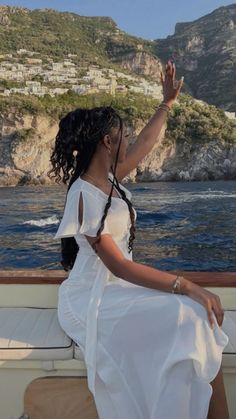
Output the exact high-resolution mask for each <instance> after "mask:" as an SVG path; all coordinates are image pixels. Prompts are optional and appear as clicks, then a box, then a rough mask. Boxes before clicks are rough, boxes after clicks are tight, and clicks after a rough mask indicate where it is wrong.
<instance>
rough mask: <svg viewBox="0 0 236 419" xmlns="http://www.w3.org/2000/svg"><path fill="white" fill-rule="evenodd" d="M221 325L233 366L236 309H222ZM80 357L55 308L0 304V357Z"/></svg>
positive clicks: (228, 362)
mask: <svg viewBox="0 0 236 419" xmlns="http://www.w3.org/2000/svg"><path fill="white" fill-rule="evenodd" d="M222 329H223V330H224V331H225V333H226V334H227V335H228V336H229V342H228V344H227V346H226V347H225V349H224V352H223V367H234V368H236V310H225V316H224V322H223V325H222ZM73 358H75V359H78V360H81V361H83V360H84V358H83V354H82V352H81V349H80V347H79V346H78V345H77V344H76V343H75V342H74V341H73V340H72V339H71V338H70V337H69V336H67V335H66V333H65V332H64V331H63V330H62V328H61V326H60V324H59V322H58V317H57V309H56V308H31V307H19V308H18V307H2V308H0V359H1V360H17V359H18V360H21V359H31V360H66V359H73Z"/></svg>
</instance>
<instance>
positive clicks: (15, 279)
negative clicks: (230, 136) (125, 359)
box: [0, 269, 236, 419]
mask: <svg viewBox="0 0 236 419" xmlns="http://www.w3.org/2000/svg"><path fill="white" fill-rule="evenodd" d="M171 273H173V274H178V275H184V276H185V277H186V278H188V279H189V280H191V281H193V282H195V283H197V284H199V285H200V286H203V287H205V288H206V289H209V290H210V291H212V292H214V293H216V294H218V295H219V296H220V299H221V303H222V306H223V309H224V312H225V316H224V322H223V325H222V328H223V330H224V331H225V332H226V333H227V335H228V336H229V343H228V345H227V346H226V348H225V349H224V352H223V356H222V369H223V378H224V384H225V389H226V397H227V402H228V407H229V412H230V419H236V273H234V272H188V271H171ZM67 277H68V273H67V272H65V271H63V270H43V269H24V270H1V271H0V399H1V400H0V419H98V415H97V411H96V407H95V403H94V400H93V395H92V393H91V392H90V391H89V389H88V386H87V373H86V366H85V363H84V359H83V355H82V352H81V350H80V347H79V346H78V345H77V344H76V343H75V342H74V341H73V340H72V339H71V338H70V337H69V336H67V335H66V334H65V332H64V331H63V330H62V329H61V327H60V325H59V323H58V319H57V299H58V287H59V286H60V284H61V282H62V281H64V280H65V279H66V278H67Z"/></svg>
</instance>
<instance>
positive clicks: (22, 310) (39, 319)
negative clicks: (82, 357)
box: [0, 307, 73, 360]
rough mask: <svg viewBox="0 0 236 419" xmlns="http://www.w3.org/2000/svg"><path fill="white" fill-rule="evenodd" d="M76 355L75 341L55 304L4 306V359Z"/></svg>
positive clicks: (0, 325) (0, 320) (0, 318)
mask: <svg viewBox="0 0 236 419" xmlns="http://www.w3.org/2000/svg"><path fill="white" fill-rule="evenodd" d="M72 358H73V341H72V340H71V338H70V337H69V336H67V335H66V333H65V332H64V331H63V330H62V328H61V327H60V324H59V322H58V319H57V309H55V308H30V307H1V308H0V359H1V360H16V359H18V360H21V359H30V360H57V359H60V360H64V359H72Z"/></svg>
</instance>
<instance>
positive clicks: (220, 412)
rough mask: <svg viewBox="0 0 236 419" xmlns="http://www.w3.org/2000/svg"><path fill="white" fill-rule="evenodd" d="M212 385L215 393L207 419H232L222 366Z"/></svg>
mask: <svg viewBox="0 0 236 419" xmlns="http://www.w3.org/2000/svg"><path fill="white" fill-rule="evenodd" d="M210 384H211V385H212V389H213V393H212V396H211V400H210V404H209V410H208V416H207V419H219V418H220V419H230V417H229V411H228V406H227V400H226V394H225V387H224V381H223V372H222V366H221V367H220V370H219V372H218V374H217V376H216V377H215V378H214V380H213V381H212V382H211V383H210Z"/></svg>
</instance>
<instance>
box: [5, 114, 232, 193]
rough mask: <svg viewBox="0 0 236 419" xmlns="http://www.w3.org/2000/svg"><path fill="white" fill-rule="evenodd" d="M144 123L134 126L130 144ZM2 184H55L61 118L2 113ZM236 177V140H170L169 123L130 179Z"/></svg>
mask: <svg viewBox="0 0 236 419" xmlns="http://www.w3.org/2000/svg"><path fill="white" fill-rule="evenodd" d="M144 125H145V123H144V122H143V121H141V120H137V121H136V122H135V125H134V127H130V132H131V140H130V145H131V144H132V143H133V142H134V141H135V140H136V138H137V135H138V134H139V133H140V131H141V130H142V128H143V127H144ZM0 126H1V132H2V134H1V137H0V186H16V185H23V184H48V185H50V184H51V185H54V184H55V181H54V180H50V179H49V177H48V176H47V171H48V170H49V169H50V168H51V166H50V155H51V152H52V148H53V146H54V141H55V136H56V133H57V130H58V123H56V122H55V121H53V120H51V119H50V118H49V117H47V116H42V115H34V116H33V115H29V114H25V115H20V114H16V113H8V114H7V115H1V117H0ZM213 179H236V144H235V145H231V146H229V145H228V144H227V143H224V142H222V141H219V140H218V139H217V138H216V139H215V140H214V141H211V142H208V143H207V144H200V143H198V142H196V143H195V144H194V143H193V144H189V143H188V142H181V144H180V143H178V142H177V143H171V142H170V141H168V138H166V136H165V127H164V128H163V130H162V132H161V133H160V135H159V138H158V139H157V142H156V144H155V146H154V147H153V149H152V150H151V152H150V153H149V154H148V155H147V156H146V157H145V158H144V159H143V160H142V161H141V162H140V164H139V165H138V167H137V169H135V170H133V171H132V172H131V173H130V174H129V175H128V176H127V177H126V178H125V179H124V182H126V181H131V182H135V181H139V182H140V181H141V182H142V181H146V182H148V181H174V180H186V181H190V180H213Z"/></svg>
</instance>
